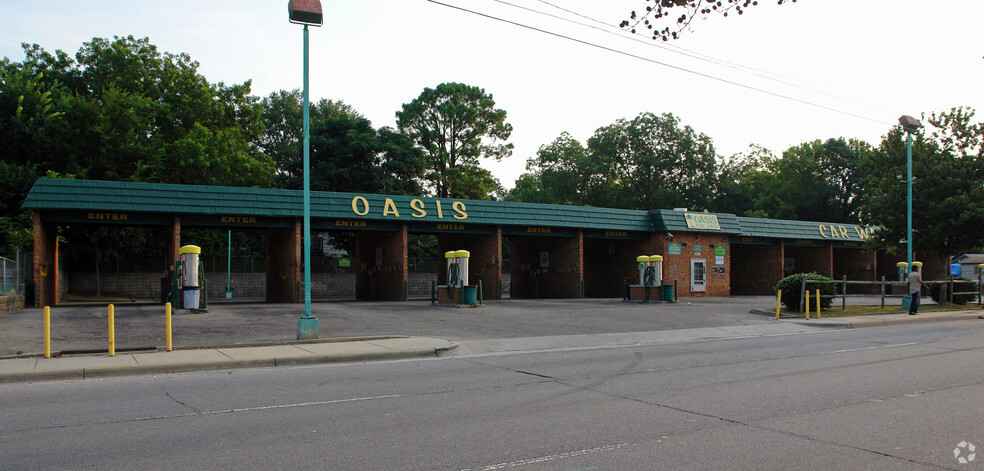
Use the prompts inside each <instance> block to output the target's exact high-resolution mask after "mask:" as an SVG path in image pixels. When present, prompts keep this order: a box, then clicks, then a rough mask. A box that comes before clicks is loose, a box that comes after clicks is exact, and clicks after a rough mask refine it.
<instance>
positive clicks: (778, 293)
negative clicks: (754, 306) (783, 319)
mask: <svg viewBox="0 0 984 471" xmlns="http://www.w3.org/2000/svg"><path fill="white" fill-rule="evenodd" d="M781 300H782V290H779V291H778V292H777V293H776V320H779V303H780V301H781Z"/></svg>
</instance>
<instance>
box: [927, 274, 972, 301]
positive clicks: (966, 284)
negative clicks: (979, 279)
mask: <svg viewBox="0 0 984 471" xmlns="http://www.w3.org/2000/svg"><path fill="white" fill-rule="evenodd" d="M944 291H946V292H945V293H944V296H946V299H945V300H944V301H948V300H949V299H950V293H951V292H956V293H968V292H975V293H976V292H977V283H976V282H975V281H974V280H971V279H968V278H954V279H953V287H952V289H951V286H950V285H949V284H947V285H946V289H945V290H944ZM929 297H930V298H932V299H933V301H936V302H940V285H930V286H929ZM976 301H977V295H976V294H958V295H955V296H953V304H967V303H973V302H976Z"/></svg>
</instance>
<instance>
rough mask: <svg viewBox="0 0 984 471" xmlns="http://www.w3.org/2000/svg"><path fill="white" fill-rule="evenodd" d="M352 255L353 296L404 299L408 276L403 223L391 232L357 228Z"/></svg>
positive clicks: (390, 299)
mask: <svg viewBox="0 0 984 471" xmlns="http://www.w3.org/2000/svg"><path fill="white" fill-rule="evenodd" d="M355 258H356V264H357V268H356V277H355V296H356V299H360V300H364V301H403V300H405V299H406V283H407V281H408V280H409V267H408V265H409V262H408V260H407V225H406V224H403V225H401V226H400V229H399V230H397V231H393V232H378V231H363V232H359V233H358V234H356V237H355Z"/></svg>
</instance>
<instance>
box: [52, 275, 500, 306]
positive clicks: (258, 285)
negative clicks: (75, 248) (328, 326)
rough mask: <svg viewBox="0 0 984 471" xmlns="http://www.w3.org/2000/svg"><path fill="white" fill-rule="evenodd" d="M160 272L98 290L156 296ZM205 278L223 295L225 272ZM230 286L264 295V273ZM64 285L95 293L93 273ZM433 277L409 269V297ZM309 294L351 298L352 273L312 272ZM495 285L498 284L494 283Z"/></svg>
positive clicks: (425, 289)
mask: <svg viewBox="0 0 984 471" xmlns="http://www.w3.org/2000/svg"><path fill="white" fill-rule="evenodd" d="M162 276H163V275H162V274H160V273H103V274H101V280H100V285H101V290H102V292H103V293H104V294H119V295H124V296H132V297H134V298H137V299H140V300H147V299H160V296H161V277H162ZM205 277H206V279H207V280H208V297H209V299H211V300H215V299H225V290H226V277H227V275H226V274H225V273H206V274H205ZM231 278H232V287H233V289H234V290H235V291H234V294H233V296H234V298H264V297H265V296H266V286H265V283H266V275H265V274H263V273H233V274H232V275H231ZM62 280H65V281H67V283H63V285H64V287H65V288H64V289H66V290H68V292H71V293H75V294H89V295H91V294H95V292H96V274H95V273H72V274H71V276H69V277H66V276H65V275H62ZM436 280H437V274H436V273H411V274H410V276H409V281H408V283H407V290H408V292H409V296H410V297H415V298H429V297H430V295H431V282H433V281H436ZM311 284H312V285H313V288H312V291H311V295H312V297H314V298H317V299H322V298H329V299H355V274H354V273H312V274H311ZM496 289H498V287H496ZM399 291H400V293H399V295H400V296H401V297H402V295H403V287H402V286H400V287H399Z"/></svg>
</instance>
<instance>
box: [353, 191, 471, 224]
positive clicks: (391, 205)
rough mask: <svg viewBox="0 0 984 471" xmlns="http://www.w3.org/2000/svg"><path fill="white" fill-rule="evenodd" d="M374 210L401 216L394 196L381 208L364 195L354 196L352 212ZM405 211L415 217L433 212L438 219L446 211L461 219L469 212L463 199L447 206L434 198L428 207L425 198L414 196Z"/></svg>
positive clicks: (466, 217)
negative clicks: (370, 203) (373, 206)
mask: <svg viewBox="0 0 984 471" xmlns="http://www.w3.org/2000/svg"><path fill="white" fill-rule="evenodd" d="M374 211H381V213H380V214H382V216H383V217H386V216H393V217H397V218H398V217H400V208H399V207H397V205H396V202H394V201H393V198H386V201H384V202H383V207H382V208H381V209H380V208H372V207H371V206H370V205H369V200H367V199H365V198H364V197H362V196H356V197H355V198H352V212H353V213H355V214H356V215H358V216H365V215H368V214H369V213H370V212H374ZM403 211H404V213H406V212H409V213H410V217H415V218H424V217H427V215H428V214H430V213H431V212H433V213H434V214H436V215H437V218H438V219H444V215H445V212H446V211H447V214H448V215H449V216H451V217H453V218H455V219H457V220H459V221H463V220H465V219H468V213H466V212H465V203H462V202H461V201H455V202H453V203H451V207H450V208H448V207H447V206H445V205H442V204H441V200H434V205H433V206H429V207H428V206H427V205H426V204H424V201H423V200H421V199H419V198H414V199H412V200H410V204H409V207H405V208H403Z"/></svg>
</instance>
